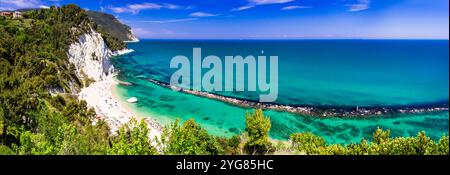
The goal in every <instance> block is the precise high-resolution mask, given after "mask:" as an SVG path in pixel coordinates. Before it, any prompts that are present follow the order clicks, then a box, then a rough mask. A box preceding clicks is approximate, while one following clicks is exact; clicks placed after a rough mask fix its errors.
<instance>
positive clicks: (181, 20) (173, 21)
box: [141, 18, 197, 24]
mask: <svg viewBox="0 0 450 175" xmlns="http://www.w3.org/2000/svg"><path fill="white" fill-rule="evenodd" d="M194 20H197V18H180V19H168V20H154V21H153V20H150V21H149V20H147V21H141V22H147V23H157V24H166V23H176V22H186V21H194Z"/></svg>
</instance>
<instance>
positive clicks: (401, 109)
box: [147, 79, 449, 118]
mask: <svg viewBox="0 0 450 175" xmlns="http://www.w3.org/2000/svg"><path fill="white" fill-rule="evenodd" d="M147 80H148V81H149V82H151V83H154V84H156V85H159V86H161V87H165V88H171V89H174V90H177V91H180V92H183V93H187V94H192V95H196V96H200V97H206V98H209V99H213V100H217V101H221V102H225V103H228V104H232V105H236V106H240V107H244V108H261V109H269V110H275V111H284V112H290V113H295V114H301V115H308V116H316V117H342V118H345V117H371V116H382V115H395V114H414V113H425V112H437V111H448V110H449V108H448V102H444V103H436V104H424V105H404V106H380V107H358V106H355V107H348V106H306V105H305V106H293V105H292V106H291V105H282V104H275V103H261V102H257V101H251V100H247V99H239V98H233V97H227V96H223V95H219V94H215V93H209V92H202V91H196V90H190V89H185V88H180V87H177V86H172V85H170V84H169V83H166V82H163V81H158V80H155V79H147Z"/></svg>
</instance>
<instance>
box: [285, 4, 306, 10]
mask: <svg viewBox="0 0 450 175" xmlns="http://www.w3.org/2000/svg"><path fill="white" fill-rule="evenodd" d="M306 8H311V7H309V6H298V5H291V6H286V7H283V8H281V10H295V9H306Z"/></svg>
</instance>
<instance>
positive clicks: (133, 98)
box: [127, 97, 138, 103]
mask: <svg viewBox="0 0 450 175" xmlns="http://www.w3.org/2000/svg"><path fill="white" fill-rule="evenodd" d="M137 101H138V99H137V98H136V97H131V98H129V99H128V100H127V102H128V103H136V102H137Z"/></svg>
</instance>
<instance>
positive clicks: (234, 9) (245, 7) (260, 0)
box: [231, 0, 295, 11]
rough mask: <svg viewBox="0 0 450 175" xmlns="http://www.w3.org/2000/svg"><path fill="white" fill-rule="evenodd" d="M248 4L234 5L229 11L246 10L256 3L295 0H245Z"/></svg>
mask: <svg viewBox="0 0 450 175" xmlns="http://www.w3.org/2000/svg"><path fill="white" fill-rule="evenodd" d="M247 1H248V4H247V5H244V6H240V7H236V8H233V9H231V11H242V10H248V9H251V8H253V7H256V6H258V5H267V4H284V3H288V2H292V1H295V0H247Z"/></svg>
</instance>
